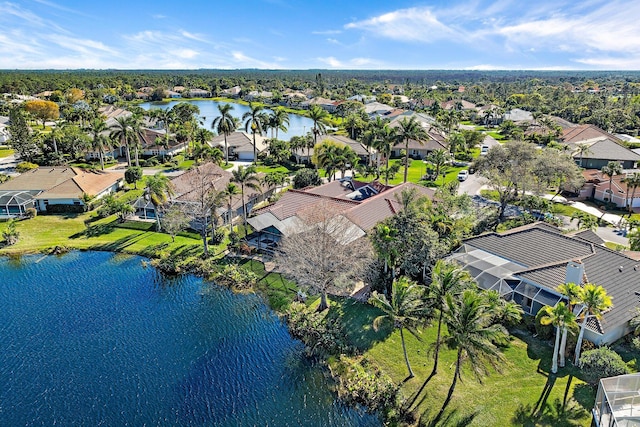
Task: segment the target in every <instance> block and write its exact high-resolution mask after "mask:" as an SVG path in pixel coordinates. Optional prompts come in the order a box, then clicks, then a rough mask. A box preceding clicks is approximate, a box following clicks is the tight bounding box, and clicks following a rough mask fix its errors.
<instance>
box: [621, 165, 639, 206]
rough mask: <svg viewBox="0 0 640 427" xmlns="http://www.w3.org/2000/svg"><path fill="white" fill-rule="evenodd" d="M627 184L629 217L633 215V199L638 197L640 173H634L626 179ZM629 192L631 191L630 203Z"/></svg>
mask: <svg viewBox="0 0 640 427" xmlns="http://www.w3.org/2000/svg"><path fill="white" fill-rule="evenodd" d="M624 182H625V184H627V208H628V209H629V217H631V214H632V213H633V199H634V198H635V197H636V189H637V188H638V187H640V173H637V172H636V173H634V174H632V175H630V176H628V177H627V178H625V179H624ZM629 190H631V200H630V201H629V197H628V196H629Z"/></svg>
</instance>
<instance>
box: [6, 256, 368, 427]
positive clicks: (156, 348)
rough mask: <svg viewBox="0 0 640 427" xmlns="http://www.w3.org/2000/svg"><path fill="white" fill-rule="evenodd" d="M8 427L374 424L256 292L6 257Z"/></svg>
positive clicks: (63, 260) (131, 270) (99, 261)
mask: <svg viewBox="0 0 640 427" xmlns="http://www.w3.org/2000/svg"><path fill="white" fill-rule="evenodd" d="M0 384H1V385H2V386H1V387H0V425H1V426H25V425H43V426H51V425H63V426H66V425H86V426H102V425H103V426H116V425H133V426H141V425H188V426H201V425H207V426H254V425H255V426H375V425H381V424H380V422H379V421H378V419H377V418H376V417H375V416H373V415H370V414H366V413H364V412H363V411H360V410H358V409H353V408H349V407H346V406H344V405H343V404H341V403H340V402H339V401H338V400H337V399H336V398H335V396H334V394H332V392H331V391H330V390H329V384H328V382H327V379H326V378H325V376H324V374H323V372H322V371H321V370H320V369H319V368H317V367H312V366H310V365H309V364H308V362H307V361H306V360H305V359H304V357H303V355H302V345H301V344H300V342H298V341H296V340H293V339H292V338H291V336H290V335H289V333H288V331H287V329H286V326H285V325H284V324H283V323H282V322H281V320H280V319H279V318H278V317H277V316H276V315H275V314H274V313H273V312H272V311H271V310H270V309H269V308H268V307H266V306H265V304H264V302H263V301H262V299H261V298H260V297H258V296H256V295H237V294H234V293H232V292H230V291H229V290H227V289H225V288H222V287H218V286H216V285H212V284H208V283H206V282H203V280H201V279H199V278H197V277H194V276H182V277H178V278H167V277H164V276H163V275H161V274H160V273H158V272H157V271H156V270H155V269H153V268H151V267H144V265H143V259H142V258H139V257H132V256H123V255H115V254H111V253H106V252H71V253H69V254H66V255H64V256H62V257H55V256H45V257H42V256H25V257H22V258H20V259H9V258H1V257H0Z"/></svg>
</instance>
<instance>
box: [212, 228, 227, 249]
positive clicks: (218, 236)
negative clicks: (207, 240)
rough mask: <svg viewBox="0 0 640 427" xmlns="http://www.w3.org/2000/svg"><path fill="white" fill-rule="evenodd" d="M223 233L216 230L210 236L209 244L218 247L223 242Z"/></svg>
mask: <svg viewBox="0 0 640 427" xmlns="http://www.w3.org/2000/svg"><path fill="white" fill-rule="evenodd" d="M224 236H225V232H224V229H222V228H218V229H217V230H215V231H214V232H213V233H212V234H211V243H212V244H213V245H219V244H220V243H222V241H223V240H224Z"/></svg>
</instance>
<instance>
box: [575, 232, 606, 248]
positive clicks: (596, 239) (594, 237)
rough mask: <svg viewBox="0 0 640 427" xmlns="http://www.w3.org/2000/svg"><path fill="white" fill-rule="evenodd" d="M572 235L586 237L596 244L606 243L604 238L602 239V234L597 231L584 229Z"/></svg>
mask: <svg viewBox="0 0 640 427" xmlns="http://www.w3.org/2000/svg"><path fill="white" fill-rule="evenodd" d="M572 236H573V237H579V238H581V239H584V240H586V241H587V242H591V243H593V244H594V245H604V240H602V238H600V236H598V235H597V234H596V233H595V232H593V231H591V230H583V231H580V232H577V233H574V234H572Z"/></svg>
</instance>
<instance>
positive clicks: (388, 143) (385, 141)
mask: <svg viewBox="0 0 640 427" xmlns="http://www.w3.org/2000/svg"><path fill="white" fill-rule="evenodd" d="M396 142H398V133H397V132H396V128H394V127H391V126H389V125H385V126H384V127H383V128H382V129H380V131H379V133H378V136H377V143H376V147H375V149H376V150H378V153H380V154H382V155H384V158H385V168H386V169H387V170H389V158H390V157H391V151H393V146H394V145H395V144H396ZM377 173H378V175H379V174H380V161H378V164H377ZM385 185H389V175H388V174H387V175H385Z"/></svg>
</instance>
